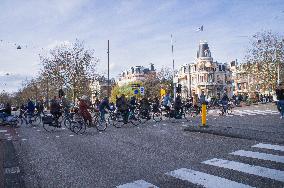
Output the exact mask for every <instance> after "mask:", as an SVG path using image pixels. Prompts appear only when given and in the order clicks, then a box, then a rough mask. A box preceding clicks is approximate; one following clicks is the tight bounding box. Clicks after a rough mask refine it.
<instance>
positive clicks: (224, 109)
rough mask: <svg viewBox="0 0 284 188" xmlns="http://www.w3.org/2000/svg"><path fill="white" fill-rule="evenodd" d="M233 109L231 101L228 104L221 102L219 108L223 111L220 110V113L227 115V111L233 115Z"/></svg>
mask: <svg viewBox="0 0 284 188" xmlns="http://www.w3.org/2000/svg"><path fill="white" fill-rule="evenodd" d="M232 109H233V107H232V105H231V104H230V103H228V104H220V107H219V110H220V111H221V112H219V115H220V116H223V115H226V113H227V114H228V115H231V114H232V113H233V111H232Z"/></svg>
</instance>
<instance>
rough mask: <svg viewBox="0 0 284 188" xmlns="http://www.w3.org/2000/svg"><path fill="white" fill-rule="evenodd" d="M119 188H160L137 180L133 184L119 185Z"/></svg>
mask: <svg viewBox="0 0 284 188" xmlns="http://www.w3.org/2000/svg"><path fill="white" fill-rule="evenodd" d="M117 188H158V187H157V186H155V185H153V184H151V183H148V182H146V181H144V180H137V181H134V182H132V183H126V184H123V185H119V186H117Z"/></svg>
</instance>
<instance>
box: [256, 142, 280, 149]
mask: <svg viewBox="0 0 284 188" xmlns="http://www.w3.org/2000/svg"><path fill="white" fill-rule="evenodd" d="M252 147H254V148H263V149H272V150H277V151H284V146H279V145H272V144H263V143H259V144H256V145H254V146H252Z"/></svg>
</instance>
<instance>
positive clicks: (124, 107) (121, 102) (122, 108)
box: [116, 94, 129, 123]
mask: <svg viewBox="0 0 284 188" xmlns="http://www.w3.org/2000/svg"><path fill="white" fill-rule="evenodd" d="M116 107H117V111H118V112H119V113H121V115H122V118H123V121H124V122H125V123H127V122H128V112H129V109H128V104H127V101H126V98H125V95H124V94H122V95H121V97H119V98H117V100H116Z"/></svg>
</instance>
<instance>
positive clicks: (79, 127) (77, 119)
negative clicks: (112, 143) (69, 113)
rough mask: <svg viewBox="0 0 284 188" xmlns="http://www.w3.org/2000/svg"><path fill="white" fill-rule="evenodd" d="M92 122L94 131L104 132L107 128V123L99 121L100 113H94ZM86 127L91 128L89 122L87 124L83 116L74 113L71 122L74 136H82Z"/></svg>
mask: <svg viewBox="0 0 284 188" xmlns="http://www.w3.org/2000/svg"><path fill="white" fill-rule="evenodd" d="M93 119H94V121H93V122H92V126H94V127H96V129H97V130H98V131H99V132H102V131H105V130H106V128H107V124H108V121H106V120H104V121H102V120H101V113H100V112H95V115H94V116H93ZM87 126H88V127H91V125H90V122H89V123H88V122H87V121H86V120H85V119H84V118H83V116H81V115H79V114H78V113H76V115H75V116H74V118H73V120H72V121H71V131H72V132H74V133H76V134H79V133H80V134H83V133H85V131H86V129H87Z"/></svg>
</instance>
